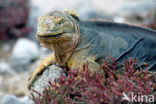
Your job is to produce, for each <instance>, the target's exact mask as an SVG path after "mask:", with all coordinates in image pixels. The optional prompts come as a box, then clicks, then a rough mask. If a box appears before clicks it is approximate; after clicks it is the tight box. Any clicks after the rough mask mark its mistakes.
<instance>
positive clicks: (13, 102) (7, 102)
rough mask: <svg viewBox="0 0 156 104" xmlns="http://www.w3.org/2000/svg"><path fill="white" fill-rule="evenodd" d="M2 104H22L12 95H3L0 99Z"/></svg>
mask: <svg viewBox="0 0 156 104" xmlns="http://www.w3.org/2000/svg"><path fill="white" fill-rule="evenodd" d="M2 104H22V103H21V102H20V100H19V99H18V98H17V97H16V96H14V95H5V96H4V97H3V98H2Z"/></svg>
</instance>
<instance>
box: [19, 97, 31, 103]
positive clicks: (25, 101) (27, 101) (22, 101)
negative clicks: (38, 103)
mask: <svg viewBox="0 0 156 104" xmlns="http://www.w3.org/2000/svg"><path fill="white" fill-rule="evenodd" d="M19 100H20V102H21V103H22V104H34V102H33V101H32V100H31V99H30V98H29V97H28V96H25V97H22V98H19Z"/></svg>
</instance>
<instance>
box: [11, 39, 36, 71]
mask: <svg viewBox="0 0 156 104" xmlns="http://www.w3.org/2000/svg"><path fill="white" fill-rule="evenodd" d="M38 55H39V48H38V46H37V43H35V42H33V41H31V40H29V39H26V38H20V39H19V40H18V41H17V43H16V44H15V46H14V48H13V53H12V56H11V66H12V67H13V68H14V69H15V70H16V71H17V72H22V71H23V70H26V69H28V67H29V66H30V65H29V64H30V63H31V61H32V60H34V59H36V58H37V57H38Z"/></svg>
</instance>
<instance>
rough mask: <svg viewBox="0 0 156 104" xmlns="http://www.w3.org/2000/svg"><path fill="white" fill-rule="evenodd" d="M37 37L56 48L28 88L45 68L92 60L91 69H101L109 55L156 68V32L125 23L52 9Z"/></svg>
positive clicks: (75, 65)
mask: <svg viewBox="0 0 156 104" xmlns="http://www.w3.org/2000/svg"><path fill="white" fill-rule="evenodd" d="M36 38H37V40H38V41H39V42H40V44H41V45H42V46H43V47H46V48H48V49H50V50H53V53H52V54H50V55H48V56H47V57H46V58H45V59H43V61H42V62H41V63H40V65H39V66H38V67H37V69H36V70H35V71H34V73H33V74H32V76H31V77H30V78H29V82H28V87H29V88H31V85H32V83H33V82H34V81H35V78H36V77H37V76H38V75H39V74H40V73H41V72H43V71H44V69H45V67H47V66H49V65H51V64H53V63H57V64H58V65H60V66H68V67H69V68H71V69H76V68H79V69H82V65H83V64H84V63H86V62H88V65H89V69H90V70H91V71H97V70H98V69H99V67H100V62H101V60H102V59H105V57H106V56H107V54H109V55H110V56H111V57H113V58H115V59H116V60H117V62H122V61H123V60H125V59H129V58H137V59H138V60H139V61H140V67H143V65H144V63H146V64H148V68H149V70H154V71H155V70H156V31H154V30H151V29H147V28H143V27H138V26H133V25H128V24H121V23H114V22H108V21H101V20H100V21H99V20H87V21H83V20H80V19H79V18H78V17H77V16H76V15H75V14H74V13H69V12H67V11H52V12H49V13H47V14H45V15H43V16H41V17H39V19H38V31H37V34H36Z"/></svg>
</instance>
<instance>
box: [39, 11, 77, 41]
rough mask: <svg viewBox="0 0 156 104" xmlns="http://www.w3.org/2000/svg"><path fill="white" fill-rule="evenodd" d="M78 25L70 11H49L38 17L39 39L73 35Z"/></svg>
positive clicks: (63, 37)
mask: <svg viewBox="0 0 156 104" xmlns="http://www.w3.org/2000/svg"><path fill="white" fill-rule="evenodd" d="M75 31H76V26H75V20H74V18H73V17H72V16H71V15H70V14H69V13H68V12H60V11H53V12H50V13H47V14H45V15H43V16H41V17H39V19H38V31H37V35H36V36H37V39H38V40H39V41H41V40H46V38H47V37H48V39H47V40H49V38H51V40H50V41H52V40H53V39H52V38H55V41H56V38H57V39H59V38H60V37H62V38H60V39H61V40H63V39H67V38H69V39H70V37H72V34H73V33H75ZM58 37H59V38H58Z"/></svg>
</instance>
